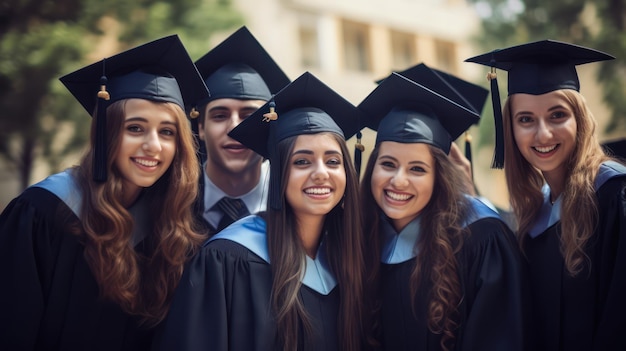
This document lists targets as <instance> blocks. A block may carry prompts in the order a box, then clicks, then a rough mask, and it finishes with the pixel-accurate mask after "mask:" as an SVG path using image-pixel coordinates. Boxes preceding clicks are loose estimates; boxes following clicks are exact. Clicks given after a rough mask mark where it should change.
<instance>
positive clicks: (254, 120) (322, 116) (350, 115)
mask: <svg viewBox="0 0 626 351" xmlns="http://www.w3.org/2000/svg"><path fill="white" fill-rule="evenodd" d="M357 130H359V115H358V110H357V109H356V108H355V107H354V105H352V104H351V103H350V102H349V101H347V100H346V99H344V98H343V97H342V96H340V95H339V94H337V93H336V92H335V91H334V90H332V89H331V88H330V87H328V86H327V85H325V84H324V83H322V82H321V81H320V80H319V79H317V78H316V77H315V76H313V75H312V74H311V73H309V72H305V73H304V74H302V75H301V76H300V77H298V79H296V80H294V81H293V82H292V83H291V84H289V85H287V86H286V87H285V88H284V89H282V90H281V91H280V92H279V93H278V94H276V95H275V96H274V97H273V99H272V100H270V101H269V102H268V103H266V104H265V105H263V106H262V107H261V108H259V109H258V110H257V111H256V112H254V113H253V114H252V115H250V116H249V117H248V118H246V119H245V120H244V121H243V122H241V124H239V125H238V126H237V127H235V128H234V129H233V130H232V131H230V133H228V135H229V136H230V137H231V138H233V139H236V140H238V141H239V142H241V143H242V144H243V145H245V146H246V147H248V148H250V149H252V150H253V151H255V152H256V153H258V154H260V155H262V156H264V157H265V158H268V159H269V160H270V167H271V169H270V174H271V182H272V186H271V187H270V188H273V189H280V187H279V186H278V185H279V184H280V181H281V180H280V174H281V168H282V165H281V164H280V160H279V159H278V155H277V150H276V146H277V144H278V143H279V142H280V141H281V140H284V139H286V138H289V137H292V136H297V135H303V134H316V133H321V132H331V133H335V134H337V135H340V136H342V137H344V138H345V139H348V138H350V137H351V136H353V135H354V134H355V133H356V132H357ZM269 203H270V206H271V207H272V208H274V209H280V208H281V206H282V199H280V194H273V193H272V194H270V201H269Z"/></svg>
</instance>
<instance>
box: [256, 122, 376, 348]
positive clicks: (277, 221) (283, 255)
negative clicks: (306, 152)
mask: <svg viewBox="0 0 626 351" xmlns="http://www.w3.org/2000/svg"><path fill="white" fill-rule="evenodd" d="M329 135H332V136H333V137H334V139H335V140H336V141H337V143H338V144H339V145H340V147H341V151H342V155H343V165H344V167H345V171H346V191H345V194H344V198H343V203H340V204H338V205H337V206H335V208H333V209H332V210H331V211H330V212H329V213H328V214H327V215H326V218H325V221H324V230H325V232H326V233H327V234H326V236H325V237H324V240H325V247H326V250H327V257H328V260H329V263H330V268H331V270H332V272H333V273H334V274H335V276H336V278H337V282H338V289H339V294H340V303H339V311H338V314H337V316H338V325H339V333H338V334H339V339H340V340H339V342H340V345H339V346H340V349H341V350H361V345H362V344H361V339H362V335H363V334H362V325H361V323H362V316H363V312H362V309H363V307H362V306H363V303H362V299H363V272H364V267H363V265H364V259H363V250H362V248H363V242H362V231H361V214H360V213H359V206H358V203H359V192H358V190H359V189H358V178H357V175H356V171H355V169H354V166H353V164H352V160H351V159H350V156H349V155H350V154H349V151H348V149H347V147H346V142H345V140H344V139H343V138H341V137H340V136H338V135H336V134H334V133H329ZM296 138H297V136H296V137H291V138H287V139H285V140H283V141H281V142H280V143H279V144H278V153H279V158H280V160H281V164H282V165H283V169H282V172H281V173H282V174H281V176H282V178H281V179H283V182H282V184H281V185H280V187H281V188H280V194H281V199H282V210H274V209H272V208H268V212H267V242H268V248H269V257H270V262H272V265H271V266H272V274H273V281H272V309H273V311H274V312H275V314H276V324H277V337H278V340H279V345H281V346H282V347H281V348H280V349H282V350H295V349H296V348H297V345H298V329H299V325H302V327H303V328H304V330H305V338H306V337H307V336H309V335H310V334H311V332H312V330H311V328H312V327H311V322H310V318H309V316H307V313H306V311H305V308H304V306H303V305H302V302H301V301H300V300H299V299H298V292H299V290H300V287H301V285H302V283H301V282H300V277H302V274H303V272H304V269H305V255H306V253H305V251H304V247H303V245H302V242H301V240H300V238H299V236H298V233H297V227H296V223H295V220H294V219H293V217H294V216H293V212H292V209H291V207H290V206H289V204H288V203H287V201H285V192H286V189H287V182H288V181H289V180H288V176H289V162H288V161H287V160H288V159H289V157H290V155H291V153H292V152H293V147H294V144H295V140H296ZM272 176H274V175H273V174H270V177H272ZM271 184H273V183H272V182H270V187H271V186H272V185H271ZM273 191H277V189H272V188H270V189H269V192H270V193H272V192H273ZM300 323H301V324H300Z"/></svg>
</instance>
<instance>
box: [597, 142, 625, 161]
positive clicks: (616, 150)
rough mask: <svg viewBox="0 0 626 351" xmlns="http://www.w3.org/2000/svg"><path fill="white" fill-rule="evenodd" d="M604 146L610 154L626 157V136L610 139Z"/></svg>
mask: <svg viewBox="0 0 626 351" xmlns="http://www.w3.org/2000/svg"><path fill="white" fill-rule="evenodd" d="M602 146H603V147H604V149H605V150H607V151H608V153H609V154H610V155H612V156H616V157H620V158H623V159H626V138H621V139H615V140H609V141H606V142H604V143H602Z"/></svg>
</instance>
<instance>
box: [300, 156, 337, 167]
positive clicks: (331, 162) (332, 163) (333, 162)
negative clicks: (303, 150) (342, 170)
mask: <svg viewBox="0 0 626 351" xmlns="http://www.w3.org/2000/svg"><path fill="white" fill-rule="evenodd" d="M293 164H294V165H296V166H303V165H309V164H311V161H309V160H308V159H306V158H297V159H295V160H294V161H293ZM326 164H327V165H329V166H339V165H341V160H340V159H339V158H335V157H332V158H329V159H327V160H326Z"/></svg>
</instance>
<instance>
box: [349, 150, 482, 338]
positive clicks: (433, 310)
mask: <svg viewBox="0 0 626 351" xmlns="http://www.w3.org/2000/svg"><path fill="white" fill-rule="evenodd" d="M379 150H380V149H379V145H378V146H377V147H376V148H375V149H374V150H373V151H372V153H371V155H370V157H369V160H368V162H367V167H366V169H365V174H364V175H363V179H362V181H361V196H362V211H363V216H364V228H365V229H366V240H367V243H368V249H367V257H368V263H367V269H368V280H367V284H368V285H367V286H368V290H370V289H371V290H370V291H369V293H370V294H371V293H372V291H374V294H376V296H370V297H369V298H370V303H371V305H372V306H371V308H372V310H373V313H374V314H375V315H377V314H379V311H380V308H381V301H380V299H379V298H380V296H379V294H380V292H379V286H380V276H379V275H380V273H379V272H380V268H379V266H380V257H381V256H380V252H381V245H382V243H381V240H380V238H381V233H380V217H381V211H382V210H381V208H380V207H379V206H378V204H377V203H376V200H375V199H374V196H373V194H372V185H371V183H372V174H373V172H374V167H375V166H376V162H377V158H378V154H379ZM429 150H430V153H431V154H432V155H433V158H434V160H435V184H434V190H433V196H432V198H431V199H430V201H429V203H428V204H427V205H426V207H425V208H424V209H423V210H422V213H421V214H420V218H421V223H420V225H421V228H420V233H422V235H420V237H419V239H418V241H417V242H416V243H415V245H416V246H417V247H419V251H420V252H428V254H427V255H417V257H416V258H415V265H414V267H413V271H412V273H411V277H410V294H411V296H413V297H414V298H413V300H415V297H416V296H417V292H418V290H421V289H425V288H427V289H428V291H429V301H428V304H427V316H426V318H427V321H428V328H429V330H430V331H431V332H432V333H435V334H442V337H441V341H440V345H441V348H442V349H443V350H450V349H452V348H453V345H454V340H455V338H456V335H455V331H456V329H457V328H458V327H459V325H458V323H459V322H458V321H459V316H458V307H459V304H460V303H461V300H462V298H463V292H462V291H461V282H460V278H459V272H458V265H457V260H456V257H455V255H456V254H457V253H458V252H459V250H460V249H461V247H462V245H463V235H464V233H465V229H464V228H463V220H464V219H465V218H466V217H467V216H468V215H469V213H470V204H469V202H468V200H467V199H466V197H465V196H464V195H463V190H462V188H461V184H463V182H462V180H463V176H462V174H461V173H460V171H459V170H458V169H457V168H456V167H455V166H454V165H453V164H452V162H451V161H450V159H449V158H448V156H447V155H446V154H445V153H444V152H443V151H442V150H441V149H439V148H436V147H433V146H430V145H429ZM414 302H415V301H414ZM412 308H413V310H414V311H415V310H416V309H415V306H412ZM374 320H376V317H374ZM379 328H380V326H377V325H376V323H374V325H373V327H372V329H374V333H375V334H380V332H379V331H378V330H377V329H379Z"/></svg>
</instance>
